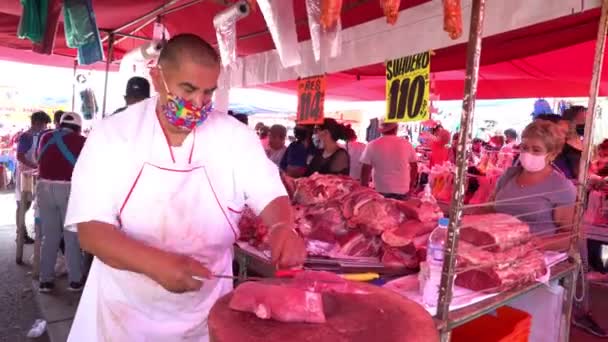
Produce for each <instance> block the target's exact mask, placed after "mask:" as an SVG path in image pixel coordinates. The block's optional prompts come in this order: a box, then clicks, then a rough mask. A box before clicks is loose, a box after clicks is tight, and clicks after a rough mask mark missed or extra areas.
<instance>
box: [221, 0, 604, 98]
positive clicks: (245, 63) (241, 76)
mask: <svg viewBox="0 0 608 342" xmlns="http://www.w3.org/2000/svg"><path fill="white" fill-rule="evenodd" d="M471 4H472V0H463V1H462V9H463V30H464V32H463V35H462V37H461V38H460V39H458V40H451V39H450V38H449V37H448V34H447V33H445V32H444V31H443V6H442V2H441V1H431V2H427V3H424V4H422V5H419V6H416V7H413V8H409V9H406V10H403V11H401V12H400V14H399V20H398V21H397V23H396V24H395V25H394V26H390V25H387V24H386V19H385V18H384V17H382V18H378V19H375V20H372V21H369V22H366V23H363V24H360V25H357V26H354V27H350V28H348V29H345V30H343V31H342V48H341V50H342V54H341V55H340V56H338V57H337V58H334V59H331V60H329V61H327V63H326V64H325V65H323V64H322V63H319V62H316V61H315V58H314V56H313V50H312V47H311V42H310V40H309V41H305V42H301V43H299V52H300V55H301V56H302V64H300V65H299V66H296V67H291V68H283V67H282V65H281V61H280V59H279V56H278V54H277V52H276V50H272V51H266V52H262V53H258V54H254V55H250V56H246V57H244V58H239V59H238V60H237V62H236V65H234V66H233V70H232V72H231V75H230V79H229V82H228V80H225V81H226V83H229V84H230V85H231V86H232V87H251V86H255V85H259V84H265V83H273V82H282V81H288V80H294V79H297V78H298V77H307V76H312V75H318V74H321V73H332V72H339V71H344V70H349V69H352V68H356V67H360V66H365V65H372V64H376V63H382V62H384V61H386V60H388V59H393V58H398V57H403V56H408V55H411V54H414V53H417V52H420V51H425V50H430V49H440V48H445V47H448V46H452V45H455V44H460V43H463V42H466V41H467V39H468V30H469V21H470V14H471ZM599 6H600V0H532V1H531V0H509V1H504V0H488V1H487V2H486V18H485V27H484V36H491V35H496V34H500V33H504V32H508V31H512V30H516V29H519V28H522V27H526V26H530V25H534V24H538V23H542V22H545V21H550V20H553V19H556V18H559V17H563V16H567V15H571V14H575V13H579V12H582V11H586V10H589V9H592V8H596V7H599Z"/></svg>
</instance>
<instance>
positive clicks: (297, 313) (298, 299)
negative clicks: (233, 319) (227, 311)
mask: <svg viewBox="0 0 608 342" xmlns="http://www.w3.org/2000/svg"><path fill="white" fill-rule="evenodd" d="M229 305H230V308H231V309H233V310H237V311H245V312H252V313H254V314H255V315H256V316H257V317H259V318H261V319H274V320H277V321H281V322H307V323H325V313H324V312H323V298H322V297H321V294H320V293H315V292H311V291H306V290H303V289H301V288H297V287H289V286H279V285H270V284H265V283H261V282H246V283H244V284H241V285H240V286H238V287H237V288H236V290H235V291H234V294H233V296H232V299H231V300H230V304H229Z"/></svg>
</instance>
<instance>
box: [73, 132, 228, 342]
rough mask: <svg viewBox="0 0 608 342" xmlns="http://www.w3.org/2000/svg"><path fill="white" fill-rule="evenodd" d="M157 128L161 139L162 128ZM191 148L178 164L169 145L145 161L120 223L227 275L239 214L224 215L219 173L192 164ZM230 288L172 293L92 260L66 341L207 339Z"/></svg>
mask: <svg viewBox="0 0 608 342" xmlns="http://www.w3.org/2000/svg"><path fill="white" fill-rule="evenodd" d="M154 126H155V127H156V129H155V130H153V131H156V134H159V132H158V131H159V130H160V128H159V125H158V124H156V125H154ZM161 132H162V130H161ZM160 134H162V133H160ZM165 138H166V137H165ZM152 140H154V139H152ZM189 142H190V143H191V145H190V144H189ZM138 143H141V142H140V141H138ZM194 144H196V134H191V136H190V137H189V138H188V139H187V140H186V141H185V142H184V145H183V147H181V149H184V148H187V149H188V150H189V157H187V156H186V157H185V158H183V159H184V161H183V162H180V161H179V160H177V162H175V159H176V158H175V156H174V154H173V150H172V149H171V148H170V147H169V149H168V152H165V151H167V150H164V151H161V152H162V153H161V152H158V151H157V152H156V155H161V154H162V155H163V158H158V157H157V158H152V157H148V158H147V159H148V160H147V161H145V162H144V163H143V166H142V167H141V169H140V170H139V173H138V174H137V176H136V177H135V179H134V180H133V182H132V186H131V187H130V191H129V193H128V194H127V195H126V197H125V199H124V201H123V204H122V207H121V209H120V214H119V221H120V224H121V226H122V229H123V230H124V231H125V232H126V233H127V234H128V235H129V236H131V237H133V238H136V239H138V240H141V241H145V242H146V243H148V244H150V245H153V246H156V247H159V248H161V249H163V250H167V251H172V252H177V253H182V254H186V255H189V256H191V257H193V258H195V259H197V260H199V261H201V262H202V263H203V264H204V265H205V266H206V267H207V268H208V269H209V270H210V271H211V272H212V273H214V274H230V275H231V274H232V253H233V250H232V245H233V243H234V242H235V239H236V236H237V232H236V230H235V228H236V225H235V222H237V220H238V217H237V216H236V215H238V212H236V211H235V212H232V211H230V210H228V209H227V206H226V204H227V202H229V201H228V200H227V199H225V198H221V197H222V196H218V194H222V190H223V189H218V188H214V182H213V179H214V177H216V178H217V177H218V176H219V174H220V172H219V171H218V170H217V168H214V169H215V172H213V171H212V170H211V169H212V167H209V166H207V167H206V166H205V165H202V164H200V163H198V164H197V163H196V162H192V153H193V151H194ZM143 145H145V144H143ZM148 146H149V147H148V148H149V149H153V148H154V147H153V146H154V144H150V145H148ZM168 146H169V145H168V143H167V146H165V147H164V148H165V149H166V148H167V147H168ZM186 146H187V147H186ZM190 146H192V148H191V149H190ZM157 147H158V145H157ZM182 152H184V151H182ZM164 153H166V154H164ZM150 155H152V153H150ZM163 161H164V162H163ZM215 184H216V185H217V184H222V183H221V182H220V183H217V182H216V183H215ZM221 202H223V203H221ZM231 290H232V281H231V280H229V279H212V280H205V281H204V282H203V286H202V288H201V289H200V291H198V292H188V293H184V294H174V293H171V292H168V291H167V290H165V289H164V288H163V287H162V286H160V285H159V284H157V283H156V282H154V281H153V280H152V279H150V278H148V277H147V276H144V275H142V274H137V273H133V272H128V271H121V270H117V269H115V268H112V267H110V266H108V265H106V264H104V263H103V262H101V261H100V260H98V259H97V258H95V260H94V261H93V264H92V267H91V271H90V274H89V278H88V280H87V284H86V286H85V289H84V292H83V295H82V299H81V301H80V305H79V307H78V312H77V314H76V317H75V319H74V323H73V325H72V330H71V332H70V336H69V338H68V341H73V342H82V341H111V342H122V341H125V342H127V341H128V342H138V341H159V342H160V341H163V342H170V341H193V342H194V341H196V342H200V341H208V332H207V316H208V313H209V310H210V309H211V306H212V305H213V304H214V303H215V302H216V301H217V299H218V298H220V297H221V296H223V295H224V294H226V293H228V292H229V291H231Z"/></svg>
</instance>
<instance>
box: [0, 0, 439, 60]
mask: <svg viewBox="0 0 608 342" xmlns="http://www.w3.org/2000/svg"><path fill="white" fill-rule="evenodd" d="M427 1H430V0H402V1H401V6H400V9H405V8H408V7H412V6H417V5H420V4H422V3H424V2H427ZM166 2H167V1H166V0H129V1H124V0H95V1H93V6H94V9H95V16H96V19H97V25H98V26H99V28H100V29H113V28H117V27H120V26H122V25H124V24H126V23H127V22H130V21H132V20H134V19H136V18H138V17H141V16H143V15H144V14H146V13H148V12H150V11H152V10H154V9H156V8H158V7H160V6H162V5H164V4H165V3H166ZM185 2H186V1H180V2H178V3H177V5H174V6H172V7H169V8H168V9H169V10H170V9H172V8H175V7H177V6H180V5H183V4H184V3H185ZM229 2H234V1H229ZM225 8H226V6H224V5H220V4H219V2H217V1H201V2H200V3H198V4H196V5H193V6H190V7H188V8H186V9H182V10H179V11H176V12H173V13H170V14H167V15H165V16H164V17H163V20H164V21H163V22H164V23H165V25H166V26H167V28H168V30H169V32H170V33H171V34H173V35H175V34H177V33H186V32H190V33H196V34H198V35H200V36H201V37H203V38H205V39H206V40H208V41H209V42H211V43H213V44H215V42H216V36H215V29H214V27H213V17H214V16H215V15H216V14H217V13H218V12H219V11H221V10H223V9H225ZM294 14H295V19H296V25H297V33H298V39H299V40H300V41H303V40H307V39H310V33H309V29H308V19H307V15H306V4H305V1H300V0H298V1H294ZM20 15H21V5H20V2H19V0H2V1H0V46H4V47H12V48H16V49H20V50H31V48H32V44H31V42H29V41H28V40H21V39H18V38H17V37H16V33H17V28H18V25H19V17H20ZM382 16H383V13H382V9H381V8H380V4H379V3H378V1H364V2H362V1H358V0H351V1H348V0H346V1H344V6H343V13H342V26H343V27H344V28H347V27H350V26H353V25H358V24H361V23H364V22H366V21H369V20H373V19H376V18H379V17H382ZM142 23H145V22H139V23H137V24H135V25H132V26H130V27H128V28H126V29H124V30H123V31H122V32H127V33H130V32H133V30H134V29H136V28H137V27H138V26H139V25H141V24H142ZM135 34H136V35H141V36H147V37H151V36H152V23H150V24H148V25H147V26H146V27H144V28H143V29H142V30H140V31H139V32H135ZM237 35H238V39H239V41H238V44H237V53H238V54H239V55H249V54H253V53H257V52H262V51H266V50H272V49H274V43H273V42H272V37H271V36H270V33H269V32H268V29H267V27H266V22H265V21H264V18H263V16H262V13H261V11H260V10H259V8H258V9H256V10H255V11H254V12H253V13H251V15H249V16H248V17H247V18H245V19H243V20H241V21H239V22H238V24H237ZM102 36H105V34H102ZM141 43H142V42H141V41H140V40H133V39H125V40H123V41H121V42H120V43H119V44H118V45H116V49H115V53H116V55H117V57H120V56H121V55H122V54H123V53H124V52H125V51H128V50H130V49H132V48H134V47H136V46H139V45H141ZM105 48H106V51H107V43H106V44H105ZM54 52H55V53H57V54H64V55H68V56H72V57H74V56H75V55H76V50H75V49H70V48H68V47H67V46H66V43H65V34H64V30H63V22H62V23H60V25H59V29H58V30H57V39H56V41H55V49H54ZM0 59H5V58H4V57H3V54H2V53H1V52H0ZM48 62H50V60H41V61H39V62H38V63H42V64H47V63H48ZM50 64H53V63H50ZM53 65H56V64H53Z"/></svg>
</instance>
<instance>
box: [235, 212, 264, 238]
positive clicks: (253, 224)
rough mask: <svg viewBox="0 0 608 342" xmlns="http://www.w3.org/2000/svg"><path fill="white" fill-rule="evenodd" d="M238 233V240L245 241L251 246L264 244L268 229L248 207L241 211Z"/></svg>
mask: <svg viewBox="0 0 608 342" xmlns="http://www.w3.org/2000/svg"><path fill="white" fill-rule="evenodd" d="M239 231H240V235H239V240H241V241H247V242H249V243H250V244H251V245H253V246H258V245H260V244H262V243H264V241H265V240H266V238H267V235H268V227H266V225H265V224H264V223H263V222H262V219H261V218H260V217H258V216H257V215H255V214H254V213H253V211H252V210H251V209H250V208H249V207H245V208H244V209H243V214H242V215H241V219H240V220H239Z"/></svg>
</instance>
